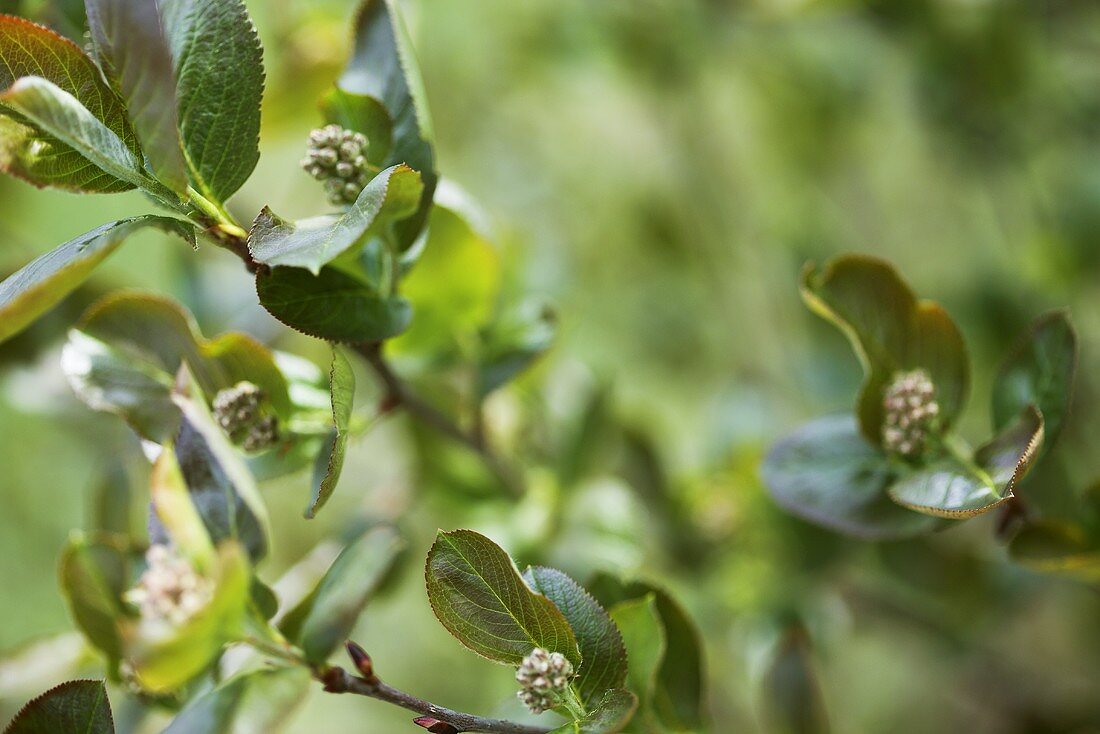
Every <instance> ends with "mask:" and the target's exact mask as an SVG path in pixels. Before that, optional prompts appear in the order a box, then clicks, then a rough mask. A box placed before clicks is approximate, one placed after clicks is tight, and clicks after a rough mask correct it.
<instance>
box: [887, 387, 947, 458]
mask: <svg viewBox="0 0 1100 734" xmlns="http://www.w3.org/2000/svg"><path fill="white" fill-rule="evenodd" d="M935 395H936V387H935V385H934V384H932V380H931V379H930V378H929V377H928V373H927V372H925V371H924V370H912V371H911V372H899V373H898V374H897V375H895V376H894V380H893V381H892V382H891V383H890V384H889V385H888V386H887V388H886V391H885V392H884V393H883V397H882V407H883V408H884V416H883V425H882V446H883V448H884V449H886V451H888V452H889V453H892V454H898V455H900V456H903V457H905V458H913V457H915V456H919V455H920V454H922V453H923V452H924V449H925V442H926V440H927V438H928V434H929V432H931V431H933V430H934V429H935V428H936V423H937V418H938V417H939V414H940V406H939V403H937V402H936V400H935Z"/></svg>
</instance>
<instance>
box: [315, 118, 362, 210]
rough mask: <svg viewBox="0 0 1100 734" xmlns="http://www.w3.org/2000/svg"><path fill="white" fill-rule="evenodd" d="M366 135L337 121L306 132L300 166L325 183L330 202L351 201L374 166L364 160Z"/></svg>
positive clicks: (341, 202) (355, 197)
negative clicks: (306, 143) (337, 123)
mask: <svg viewBox="0 0 1100 734" xmlns="http://www.w3.org/2000/svg"><path fill="white" fill-rule="evenodd" d="M366 155H367V137H366V136H365V135H363V134H362V133H358V132H355V131H353V130H345V129H344V128H342V127H340V126H339V125H326V126H325V127H322V128H320V129H318V130H314V131H313V132H311V133H310V134H309V149H308V150H307V151H306V157H305V158H303V159H302V168H304V169H305V170H306V172H307V173H308V174H309V175H310V176H313V177H314V178H315V179H317V180H318V181H320V182H321V183H322V184H324V187H325V193H327V194H328V200H329V201H330V202H332V203H333V204H351V203H354V202H355V200H356V199H357V198H358V197H359V193H360V192H361V191H362V190H363V187H365V186H366V185H367V182H368V181H370V179H371V175H372V174H373V173H375V170H374V169H373V168H372V167H371V165H370V164H369V163H367V157H366Z"/></svg>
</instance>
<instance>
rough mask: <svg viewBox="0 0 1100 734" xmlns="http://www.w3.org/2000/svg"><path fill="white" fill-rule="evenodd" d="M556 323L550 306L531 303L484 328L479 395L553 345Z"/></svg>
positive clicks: (508, 378)
mask: <svg viewBox="0 0 1100 734" xmlns="http://www.w3.org/2000/svg"><path fill="white" fill-rule="evenodd" d="M556 326H557V324H556V319H555V317H554V312H553V311H551V310H550V309H549V308H548V307H546V306H543V305H539V304H528V305H527V306H525V307H523V308H521V309H519V310H517V311H515V312H513V313H509V314H506V315H504V316H502V317H501V318H499V319H498V320H497V321H496V322H494V323H493V324H491V325H490V326H489V327H488V328H487V329H485V330H484V331H483V332H482V335H481V347H480V350H479V354H478V374H477V389H478V394H479V395H480V396H481V397H484V396H486V395H488V394H489V393H491V392H493V391H494V390H496V389H498V388H500V387H503V386H504V385H506V384H508V382H510V381H511V380H513V379H515V377H516V376H517V375H519V374H520V373H521V372H523V371H524V370H525V369H527V368H528V367H530V366H531V364H532V363H533V362H534V361H535V360H536V359H538V358H539V357H541V356H542V355H543V354H544V353H545V352H546V351H547V350H548V349H549V348H550V347H551V345H552V344H553V341H554V335H555V332H556Z"/></svg>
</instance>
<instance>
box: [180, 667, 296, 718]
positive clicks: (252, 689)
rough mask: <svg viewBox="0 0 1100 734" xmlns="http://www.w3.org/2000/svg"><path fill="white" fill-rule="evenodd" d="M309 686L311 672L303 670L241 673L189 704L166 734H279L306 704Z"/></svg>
mask: <svg viewBox="0 0 1100 734" xmlns="http://www.w3.org/2000/svg"><path fill="white" fill-rule="evenodd" d="M309 683H310V676H309V671H307V670H306V669H305V668H302V667H294V668H275V669H270V670H255V671H252V672H248V673H242V674H240V675H237V676H234V677H233V678H230V679H229V680H227V681H225V682H224V683H222V684H221V685H219V686H218V687H217V688H214V689H213V690H211V691H208V692H207V693H204V694H203V695H201V696H199V697H198V698H196V699H195V700H194V701H192V702H191V703H189V704H188V705H187V707H186V708H184V709H183V711H181V712H180V713H179V714H177V715H176V717H175V718H174V719H173V720H172V723H171V724H169V725H168V728H167V729H165V730H164V734H209V733H210V732H217V733H218V734H258V733H259V732H275V731H279V730H281V729H282V728H283V727H285V726H286V724H287V723H288V719H289V717H290V715H291V714H292V713H293V712H294V710H295V709H297V708H298V707H299V706H300V705H301V704H302V703H303V702H304V701H305V697H306V693H307V691H308V690H309Z"/></svg>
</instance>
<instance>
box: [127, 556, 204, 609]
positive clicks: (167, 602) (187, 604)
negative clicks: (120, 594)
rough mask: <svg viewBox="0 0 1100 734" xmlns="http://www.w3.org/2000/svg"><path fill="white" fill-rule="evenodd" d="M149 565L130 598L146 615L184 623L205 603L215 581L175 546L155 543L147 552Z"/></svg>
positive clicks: (146, 557)
mask: <svg viewBox="0 0 1100 734" xmlns="http://www.w3.org/2000/svg"><path fill="white" fill-rule="evenodd" d="M145 562H146V564H148V565H147V567H146V569H145V571H144V573H142V574H141V578H140V579H139V580H138V583H137V586H135V587H134V588H132V589H130V590H129V591H127V592H126V600H127V601H129V602H130V603H132V604H135V605H137V607H138V609H140V611H141V616H142V617H144V618H146V619H151V620H157V621H164V622H168V623H170V624H173V625H180V624H183V623H184V622H186V621H187V620H188V619H190V618H191V617H192V616H194V614H195V613H196V612H198V611H199V610H200V609H202V608H203V607H205V606H206V605H207V604H208V603H209V602H210V599H211V598H212V597H213V595H214V584H213V582H211V581H210V580H209V579H205V578H203V577H202V576H200V575H199V574H198V573H196V572H195V569H194V568H192V567H191V564H190V563H188V562H187V559H186V558H184V557H183V556H181V555H180V554H179V553H178V552H177V551H176V549H175V548H174V547H172V546H169V545H163V544H159V543H157V544H153V545H151V546H149V550H148V551H146V553H145Z"/></svg>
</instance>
